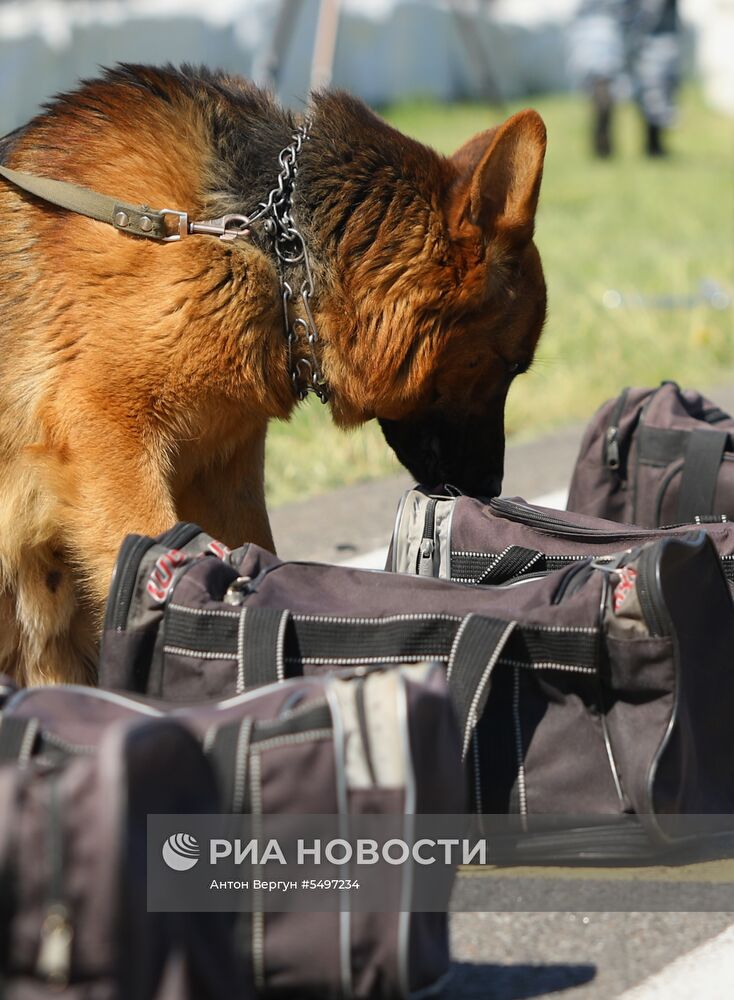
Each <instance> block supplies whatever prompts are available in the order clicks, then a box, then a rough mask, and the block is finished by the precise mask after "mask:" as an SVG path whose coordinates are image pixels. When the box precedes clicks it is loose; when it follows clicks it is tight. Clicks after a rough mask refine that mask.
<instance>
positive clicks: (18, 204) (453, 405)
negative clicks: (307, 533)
mask: <svg viewBox="0 0 734 1000" xmlns="http://www.w3.org/2000/svg"><path fill="white" fill-rule="evenodd" d="M309 120H310V132H309V134H308V139H307V140H305V141H303V143H302V148H301V149H300V151H299V153H298V161H297V170H298V179H297V184H296V185H295V188H294V190H293V192H292V205H291V206H290V209H291V215H290V216H289V218H290V219H291V221H292V223H293V225H294V226H297V227H298V231H299V232H300V233H301V234H302V236H303V239H304V242H305V245H306V247H307V251H308V256H309V260H310V264H311V272H312V276H313V286H314V295H313V299H312V300H311V307H312V313H313V327H312V326H311V325H310V324H309V322H307V321H306V320H307V319H308V317H305V316H304V308H303V302H302V300H301V299H299V297H298V296H297V295H295V294H294V296H293V298H292V300H291V301H290V302H288V301H287V302H286V303H285V307H286V308H285V309H284V298H283V294H282V292H283V285H282V284H281V281H282V277H281V275H280V274H279V266H278V265H279V260H278V258H277V255H276V253H275V252H274V246H275V244H274V241H273V240H272V239H271V237H270V236H269V235H268V231H267V226H265V227H264V228H263V227H259V226H258V225H257V224H253V226H252V230H251V231H248V232H245V233H244V236H245V237H246V238H236V239H217V238H214V237H212V236H205V235H199V236H196V238H194V237H193V236H192V237H191V238H188V239H182V240H180V241H179V242H171V243H162V242H160V241H153V240H149V239H144V238H140V236H135V235H129V234H126V233H124V232H121V231H119V229H116V228H114V226H111V225H106V224H105V223H104V222H101V221H97V220H95V219H92V218H88V217H87V216H86V215H83V214H80V213H79V212H77V211H69V210H66V209H64V208H60V207H57V206H55V205H53V204H49V202H48V201H47V200H44V199H42V198H39V197H34V196H33V195H31V194H29V193H27V191H24V190H22V189H21V188H19V187H18V186H16V185H15V184H13V183H9V182H8V181H7V180H5V179H0V313H1V315H2V324H1V326H0V670H3V671H5V672H6V673H9V674H10V675H12V676H14V677H15V678H16V679H18V680H19V681H20V682H22V683H28V684H38V683H45V682H52V681H53V682H72V681H76V682H79V681H81V682H92V683H93V682H94V678H95V646H96V639H97V634H98V628H99V622H100V616H101V611H102V607H103V603H104V599H105V595H106V592H107V590H108V587H109V583H110V575H111V571H112V569H113V565H114V560H115V555H116V552H117V550H118V547H119V545H120V543H121V541H122V539H123V537H124V536H125V535H126V534H128V533H130V532H138V533H142V534H147V535H155V534H157V533H159V532H161V531H163V530H165V529H167V528H168V527H170V526H171V525H172V524H173V523H174V522H175V521H177V520H189V521H195V522H197V523H198V524H200V525H201V526H202V527H203V528H205V529H206V530H207V531H208V532H210V533H211V534H212V535H214V536H215V537H217V538H219V539H221V540H222V541H223V542H224V543H226V544H229V545H234V544H240V543H242V542H243V541H245V540H248V541H253V542H256V543H258V544H259V545H262V546H266V547H272V536H271V533H270V527H269V524H268V516H267V512H266V509H265V498H264V488H263V454H264V445H265V434H266V430H267V425H268V421H269V420H270V419H271V418H273V417H277V418H287V417H288V415H289V414H290V413H291V411H292V410H293V408H294V405H295V403H296V402H297V397H298V394H297V393H295V392H294V381H295V382H296V383H297V382H298V378H299V377H300V374H303V373H305V374H306V375H308V373H309V370H310V369H314V370H317V371H319V373H320V375H322V376H323V379H324V380H325V382H326V383H327V384H328V388H329V394H330V399H329V405H330V408H331V413H332V415H333V418H334V420H335V421H336V423H337V424H338V425H340V426H342V427H352V426H355V425H357V424H360V423H362V422H363V421H366V420H370V419H372V418H377V419H379V421H380V423H381V425H382V427H383V430H384V433H385V436H386V438H387V440H388V442H389V443H390V444H391V446H392V447H393V448H394V449H395V451H396V453H397V455H398V457H399V458H400V459H401V461H402V462H404V463H405V465H406V466H407V467H408V469H409V470H410V471H411V472H412V473H413V475H414V476H415V477H416V478H417V479H418V480H420V481H423V482H434V483H435V482H442V481H445V482H451V483H454V484H456V485H457V486H458V487H460V488H461V489H463V490H465V491H467V492H473V493H478V494H485V495H494V494H496V493H497V492H498V491H499V489H500V484H501V478H502V465H503V455H504V426H503V411H504V404H505V397H506V395H507V391H508V389H509V387H510V384H511V382H512V380H513V378H514V377H515V376H516V375H518V374H520V373H521V372H524V371H525V370H526V369H527V368H528V366H529V365H530V363H531V360H532V357H533V353H534V351H535V347H536V344H537V341H538V338H539V336H540V333H541V329H542V326H543V322H544V318H545V312H546V294H545V282H544V279H543V272H542V268H541V263H540V258H539V255H538V252H537V250H536V248H535V246H534V244H533V241H532V236H533V227H534V217H535V213H536V207H537V203H538V193H539V188H540V182H541V176H542V170H543V159H544V155H545V146H546V135H545V127H544V125H543V122H542V120H541V119H540V117H539V116H538V115H537V114H536V113H535V112H534V111H523V112H521V113H519V114H516V115H514V116H513V117H511V118H510V119H508V120H507V121H506V122H505V123H504V124H502V125H501V126H499V127H498V128H491V129H489V130H488V131H486V132H483V133H482V134H480V135H477V136H475V137H474V138H473V139H470V141H469V142H467V143H466V145H464V146H462V147H461V149H459V150H458V152H457V153H456V154H455V155H454V156H452V157H450V158H445V157H443V156H441V155H439V154H438V153H436V152H434V151H433V150H431V149H429V148H427V147H425V146H423V145H421V144H420V143H418V142H415V141H413V140H412V139H409V138H407V137H406V136H404V135H402V134H400V133H399V132H397V131H395V130H394V129H393V128H391V127H390V126H388V125H387V124H386V123H385V122H384V121H382V120H381V119H380V118H379V117H377V116H376V115H375V114H373V113H372V112H371V111H370V110H369V109H368V108H367V107H366V106H365V105H364V104H363V103H361V102H360V101H358V100H356V99H354V98H352V97H350V96H348V95H347V94H344V93H338V92H326V93H319V94H315V95H313V97H312V99H311V104H310V109H309ZM300 121H301V119H299V118H298V117H296V116H294V115H293V114H292V113H291V112H290V111H287V110H285V109H283V108H282V107H280V106H278V105H277V104H276V103H275V102H274V101H273V99H272V98H271V97H270V96H269V95H268V94H267V93H265V92H263V91H262V90H259V89H257V88H256V87H255V86H253V85H252V84H251V83H249V82H246V81H245V80H242V79H239V78H237V77H233V76H229V75H226V74H222V73H211V72H208V71H204V70H193V69H191V68H187V67H185V68H183V69H182V70H174V69H172V68H170V67H169V68H166V69H157V68H150V67H141V66H121V67H118V68H116V69H114V70H112V71H108V72H107V73H106V74H105V75H104V76H103V77H101V78H100V79H98V80H94V81H91V82H87V83H84V84H82V85H81V86H80V88H79V89H78V90H77V91H75V92H74V93H71V94H67V95H64V96H61V97H58V98H57V99H55V100H54V101H53V103H51V104H49V105H48V106H47V109H46V110H45V111H44V112H43V113H42V114H40V115H39V116H38V117H36V118H35V119H33V120H32V121H31V122H30V123H29V124H28V125H26V126H25V127H23V128H21V129H18V130H17V131H16V132H14V133H12V134H11V135H9V136H7V137H6V138H5V139H4V140H2V141H1V142H0V162H2V164H3V165H4V166H5V167H8V168H11V169H15V170H18V171H24V172H26V173H28V174H33V175H36V176H42V177H46V178H53V179H56V180H59V181H65V182H72V183H74V184H76V185H78V186H81V187H84V188H88V189H91V190H92V191H95V192H98V193H101V194H106V195H111V196H114V197H115V198H119V199H121V200H125V201H126V202H132V203H134V204H138V205H140V204H144V205H147V206H155V207H156V208H163V207H165V206H173V207H174V208H176V209H178V210H181V211H186V212H188V213H189V216H190V217H191V218H195V217H197V215H198V216H199V217H203V218H205V219H210V218H213V217H221V216H222V215H224V214H225V213H239V214H240V215H242V214H247V213H248V212H249V213H252V210H253V207H255V206H257V205H258V204H259V203H261V202H262V201H263V200H265V199H267V195H268V192H269V191H271V190H272V189H273V187H274V184H275V182H276V181H277V177H278V173H279V171H280V166H281V165H282V160H281V162H280V164H279V154H280V153H281V151H282V150H284V149H286V148H287V147H289V146H290V145H291V144H292V142H293V134H294V131H295V130H296V129H297V128H298V125H299V122H300ZM174 221H175V220H174ZM271 232H272V229H271ZM280 264H281V269H282V266H283V262H280ZM293 266H294V267H295V268H296V271H297V270H298V268H299V267H300V268H303V263H300V264H295V265H293ZM301 273H302V272H301ZM297 277H298V280H296V279H295V278H291V279H289V284H291V285H292V287H293V288H294V289H297V288H298V287H299V285H300V281H301V277H300V276H298V275H297ZM293 282H295V283H293ZM307 304H308V303H307ZM284 311H285V312H286V313H290V314H292V315H293V316H295V317H296V318H295V320H294V321H293V325H292V326H291V327H290V329H291V330H293V331H296V334H297V335H296V336H295V342H294V343H292V344H291V345H290V349H289V347H288V344H287V340H286V336H285V334H284ZM299 317H300V319H301V325H300V326H299V325H298V323H297V320H298V318H299ZM312 328H315V329H316V330H317V331H318V339H317V340H316V339H314V340H313V342H312V344H311V345H310V348H309V349H310V350H311V354H309V353H308V352H307V351H306V346H307V345H306V344H305V340H306V336H305V334H306V332H307V331H309V330H311V329H312ZM289 350H290V353H292V352H293V351H296V353H297V354H298V353H299V352H300V355H301V356H303V357H305V358H310V359H312V360H310V361H307V362H305V365H306V366H307V367H304V369H303V372H301V370H300V369H296V370H293V367H292V363H291V365H290V366H289V361H288V357H289Z"/></svg>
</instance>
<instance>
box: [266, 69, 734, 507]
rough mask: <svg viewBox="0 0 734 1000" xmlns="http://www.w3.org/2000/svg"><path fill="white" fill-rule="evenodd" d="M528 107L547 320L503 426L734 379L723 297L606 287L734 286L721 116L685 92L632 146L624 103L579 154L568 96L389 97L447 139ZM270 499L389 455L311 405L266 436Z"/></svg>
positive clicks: (514, 430)
mask: <svg viewBox="0 0 734 1000" xmlns="http://www.w3.org/2000/svg"><path fill="white" fill-rule="evenodd" d="M528 104H532V106H534V107H535V108H537V109H538V111H539V112H540V113H541V114H542V115H543V117H544V119H545V122H546V124H547V126H548V138H549V143H548V156H547V159H546V167H545V175H544V180H543V190H542V195H541V206H540V211H539V214H538V220H537V233H536V241H537V244H538V247H539V249H540V252H541V255H542V258H543V263H544V267H545V274H546V280H547V283H548V293H549V315H548V323H547V326H546V329H545V333H544V335H543V339H542V341H541V346H540V349H539V351H538V356H537V360H536V363H535V365H534V366H533V369H532V370H531V372H529V373H528V374H527V375H525V376H523V377H522V378H520V379H518V381H517V383H516V384H515V386H514V387H513V389H512V392H511V394H510V398H509V401H508V430H509V432H510V433H511V434H512V435H520V436H522V437H528V436H531V435H536V434H540V433H542V432H543V431H546V430H548V429H549V428H552V427H554V426H558V425H559V424H562V423H567V422H570V421H574V420H585V419H586V418H588V417H589V416H590V414H591V412H592V411H593V410H594V409H595V408H596V407H597V406H598V405H599V404H600V403H601V402H602V401H603V400H604V399H606V398H608V397H609V396H611V395H613V394H615V393H617V392H618V391H619V389H620V388H621V387H622V386H623V385H627V384H636V385H646V384H647V385H652V384H655V383H657V382H659V381H660V380H661V379H663V378H673V379H677V380H679V381H681V382H684V383H685V384H687V385H690V386H699V387H703V386H707V385H712V384H715V383H716V382H722V381H726V380H728V379H731V378H732V377H734V310H732V309H731V308H729V309H727V310H723V311H716V310H714V309H712V308H710V307H709V306H703V305H702V306H696V307H695V308H692V309H653V308H631V307H630V308H620V309H614V310H610V309H607V308H605V306H604V305H603V303H602V297H603V295H604V292H605V291H606V290H607V289H617V290H620V291H622V292H623V293H633V294H634V293H639V294H641V295H649V296H657V295H687V294H690V293H694V292H695V291H696V290H697V287H698V284H699V282H700V281H701V280H703V279H705V278H712V279H714V280H716V281H718V282H719V283H720V284H722V285H723V286H725V287H726V288H727V289H728V290H729V291H734V179H733V178H734V139H733V136H732V123H731V120H729V119H726V118H723V117H721V116H719V115H717V114H715V113H714V112H712V111H711V110H709V109H707V108H706V107H705V106H704V104H703V103H702V100H701V98H700V95H699V94H698V92H697V91H695V90H693V89H688V90H686V91H685V92H684V94H683V95H682V102H681V115H680V124H679V128H678V129H677V130H676V131H675V132H673V133H671V135H670V142H669V144H670V147H671V151H672V154H673V155H672V156H671V157H670V159H669V160H665V161H651V160H648V159H646V158H645V157H643V156H641V154H640V149H641V141H642V136H641V127H640V122H639V119H638V117H637V115H636V113H635V110H634V109H633V108H632V107H625V108H620V109H619V111H618V114H617V119H616V121H615V136H616V145H617V155H616V157H615V158H614V159H613V160H611V161H608V162H599V161H595V160H593V159H592V158H591V157H590V155H589V153H588V135H587V132H588V116H589V112H588V108H587V105H586V103H585V102H584V101H583V100H582V99H581V98H579V97H576V96H573V95H563V96H550V97H548V96H545V97H538V98H537V99H533V100H527V101H525V102H523V103H521V104H517V105H511V106H508V107H507V108H506V109H504V112H499V111H498V110H497V109H493V108H489V107H486V106H482V105H477V104H466V105H440V104H435V103H427V102H415V103H411V104H404V105H400V106H396V107H393V108H390V109H388V110H387V111H386V112H385V117H386V118H387V119H388V121H390V122H391V123H392V124H394V125H395V126H396V127H398V128H400V129H402V130H403V131H405V132H407V133H409V134H410V135H413V136H415V137H416V138H418V139H420V140H422V141H424V142H427V143H429V144H431V145H433V146H435V147H436V148H437V149H439V150H441V151H442V152H451V151H452V150H453V149H455V148H457V147H458V146H459V145H461V143H462V142H463V141H464V140H465V139H466V138H468V137H469V136H470V135H472V134H473V133H475V132H478V131H480V130H481V129H483V128H486V127H488V126H489V125H491V124H495V123H497V122H498V121H499V120H501V119H502V118H503V117H504V114H511V113H512V112H513V111H516V110H519V108H520V107H523V106H526V105H528ZM266 468H267V487H268V496H269V498H270V502H271V503H273V504H278V503H283V502H286V501H287V500H289V499H293V498H296V497H303V496H305V495H306V494H309V493H318V492H321V491H323V490H327V489H330V488H333V487H335V486H338V485H341V484H344V483H350V482H356V481H359V480H364V479H368V478H371V477H375V476H381V475H385V474H386V473H389V472H392V471H395V470H397V469H398V468H399V466H398V465H397V463H396V461H395V459H394V458H393V456H392V453H391V452H390V450H389V449H388V448H387V446H386V445H385V444H384V442H383V440H382V436H381V434H380V431H379V428H378V427H377V425H376V424H371V425H368V426H367V427H365V428H363V429H361V430H359V431H356V432H353V433H350V434H344V433H343V432H340V431H338V430H337V429H336V428H334V427H333V426H332V424H331V423H330V420H329V417H328V412H327V411H326V408H325V407H322V406H321V405H320V404H319V403H318V402H316V403H309V404H307V405H304V406H302V407H301V408H300V409H299V410H298V412H297V413H296V415H295V416H294V417H293V419H292V420H291V421H290V423H288V424H282V423H278V424H273V425H272V426H271V430H270V434H269V440H268V459H267V466H266Z"/></svg>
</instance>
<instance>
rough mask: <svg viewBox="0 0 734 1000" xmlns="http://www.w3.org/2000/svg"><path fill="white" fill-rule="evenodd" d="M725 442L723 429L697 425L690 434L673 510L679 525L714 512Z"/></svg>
mask: <svg viewBox="0 0 734 1000" xmlns="http://www.w3.org/2000/svg"><path fill="white" fill-rule="evenodd" d="M728 444H729V435H728V434H727V432H726V431H716V430H704V429H703V428H699V429H697V430H694V431H691V433H690V434H689V436H688V441H687V443H686V450H685V458H684V464H683V477H682V479H681V484H680V493H679V494H678V509H677V511H676V520H677V521H678V523H679V524H692V523H693V522H694V521H695V519H696V517H697V516H698V515H700V516H705V515H708V514H714V513H715V510H714V506H715V503H716V484H717V482H718V479H719V470H720V468H721V463H722V461H723V458H724V452H725V451H726V449H727V446H728Z"/></svg>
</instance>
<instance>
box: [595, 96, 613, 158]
mask: <svg viewBox="0 0 734 1000" xmlns="http://www.w3.org/2000/svg"><path fill="white" fill-rule="evenodd" d="M592 103H593V108H594V127H593V136H592V143H593V149H594V155H595V156H599V157H601V158H602V159H606V158H607V157H609V156H611V155H612V135H611V125H612V107H613V104H614V102H613V100H612V89H611V87H610V84H609V80H603V79H599V80H597V81H596V82H595V84H594V90H593V94H592Z"/></svg>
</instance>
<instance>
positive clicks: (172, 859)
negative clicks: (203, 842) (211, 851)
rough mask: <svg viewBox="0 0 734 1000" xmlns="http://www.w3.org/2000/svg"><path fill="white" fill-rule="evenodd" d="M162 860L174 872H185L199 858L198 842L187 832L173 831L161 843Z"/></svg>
mask: <svg viewBox="0 0 734 1000" xmlns="http://www.w3.org/2000/svg"><path fill="white" fill-rule="evenodd" d="M161 853H162V854H163V860H164V861H165V862H166V864H167V865H168V867H169V868H173V870H174V871H176V872H186V871H188V870H189V868H193V867H194V865H195V864H196V862H197V861H198V860H199V854H200V851H199V843H198V841H197V840H196V837H192V836H191V834H189V833H174V834H173V835H172V836H170V837H169V838H168V840H167V841H166V842H165V843H164V845H163V851H162V852H161Z"/></svg>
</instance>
